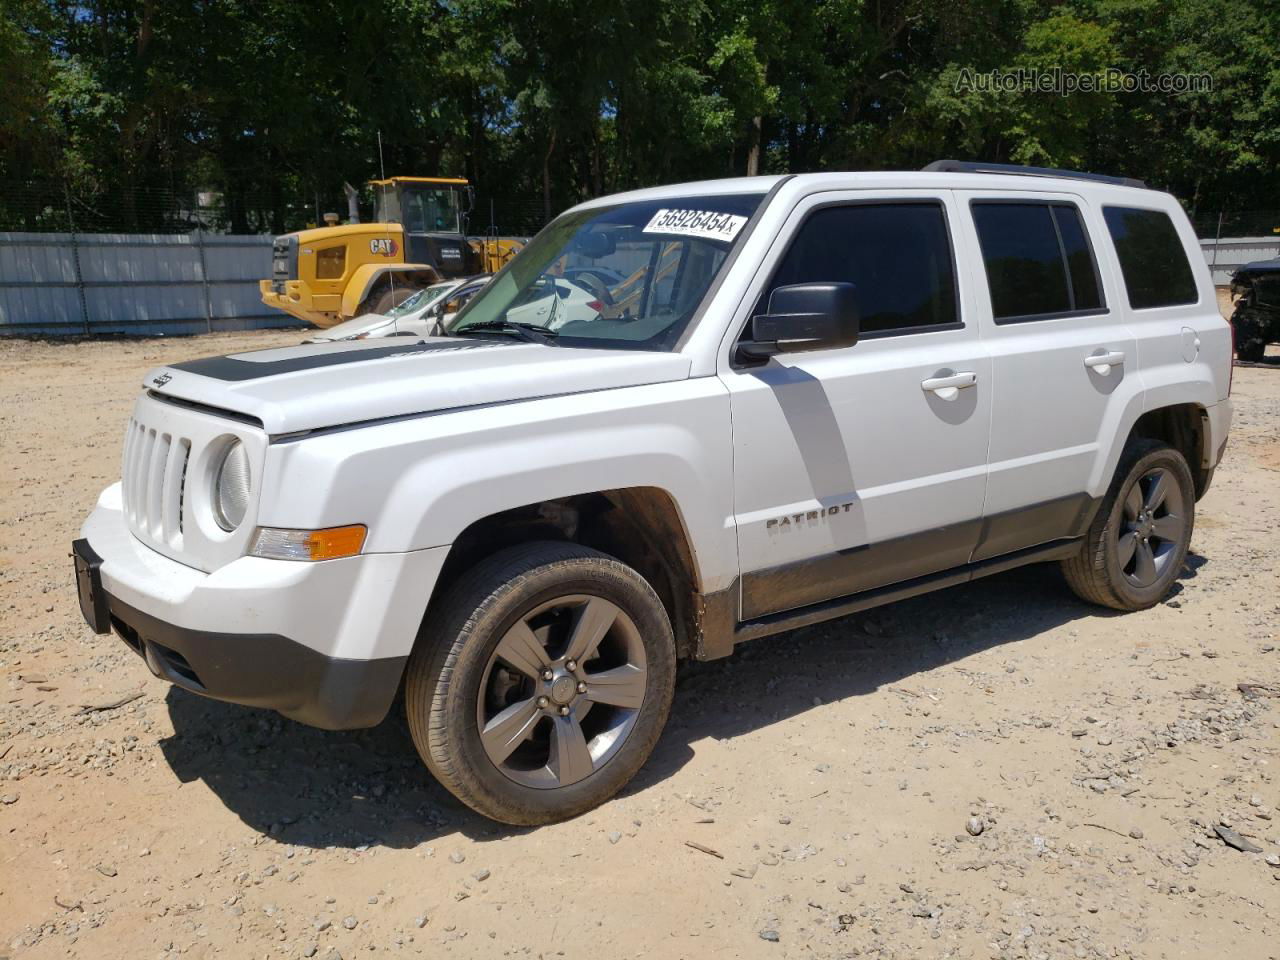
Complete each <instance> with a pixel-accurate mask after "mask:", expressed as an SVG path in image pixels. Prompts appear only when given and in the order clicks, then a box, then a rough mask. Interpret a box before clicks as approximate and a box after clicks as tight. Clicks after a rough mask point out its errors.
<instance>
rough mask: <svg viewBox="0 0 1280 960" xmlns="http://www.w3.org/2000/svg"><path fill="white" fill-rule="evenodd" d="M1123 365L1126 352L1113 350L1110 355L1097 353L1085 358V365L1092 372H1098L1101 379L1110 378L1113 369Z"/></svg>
mask: <svg viewBox="0 0 1280 960" xmlns="http://www.w3.org/2000/svg"><path fill="white" fill-rule="evenodd" d="M1122 363H1124V351H1122V350H1112V351H1111V352H1110V353H1095V354H1093V355H1092V356H1088V357H1085V358H1084V365H1085V366H1086V367H1088V368H1089V369H1090V370H1096V371H1097V372H1098V375H1099V376H1101V377H1106V376H1109V375H1110V374H1111V368H1112V367H1118V366H1120V364H1122Z"/></svg>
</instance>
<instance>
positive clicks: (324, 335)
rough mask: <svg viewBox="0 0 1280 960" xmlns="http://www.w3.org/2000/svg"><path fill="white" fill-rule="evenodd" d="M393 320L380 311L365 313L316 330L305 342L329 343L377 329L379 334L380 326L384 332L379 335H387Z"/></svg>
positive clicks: (389, 332) (390, 330)
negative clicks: (384, 329)
mask: <svg viewBox="0 0 1280 960" xmlns="http://www.w3.org/2000/svg"><path fill="white" fill-rule="evenodd" d="M394 322H395V321H394V320H393V319H392V318H391V317H388V316H385V315H384V314H381V313H366V314H362V315H361V316H358V317H356V318H355V319H354V320H345V321H343V322H342V323H339V324H337V325H336V326H332V327H328V328H327V329H324V330H316V331H315V332H314V333H312V334H311V336H310V337H308V338H307V340H306V342H307V343H331V342H333V341H336V340H345V339H347V338H348V337H357V336H359V335H360V334H362V333H374V332H375V331H378V332H379V333H380V334H381V328H382V327H385V328H386V333H385V334H381V335H387V336H389V335H390V334H391V333H392V332H394V331H393V329H392V324H394Z"/></svg>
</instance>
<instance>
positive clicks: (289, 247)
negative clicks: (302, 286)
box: [271, 234, 298, 293]
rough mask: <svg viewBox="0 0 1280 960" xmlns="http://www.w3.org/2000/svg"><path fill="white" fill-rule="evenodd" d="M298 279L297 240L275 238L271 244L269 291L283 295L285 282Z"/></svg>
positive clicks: (288, 237) (289, 237)
mask: <svg viewBox="0 0 1280 960" xmlns="http://www.w3.org/2000/svg"><path fill="white" fill-rule="evenodd" d="M297 279H298V238H297V237H295V236H291V235H287V234H286V235H285V236H283V237H276V239H275V241H274V242H273V243H272V244H271V289H272V290H274V291H275V292H276V293H284V285H285V281H286V280H297Z"/></svg>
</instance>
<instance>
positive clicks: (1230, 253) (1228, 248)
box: [1200, 237, 1280, 287]
mask: <svg viewBox="0 0 1280 960" xmlns="http://www.w3.org/2000/svg"><path fill="white" fill-rule="evenodd" d="M1200 250H1201V251H1202V252H1203V253H1204V262H1205V263H1207V264H1209V268H1210V272H1211V273H1212V274H1213V282H1214V284H1215V285H1217V286H1219V287H1222V286H1226V285H1227V284H1228V283H1230V282H1231V274H1233V273H1235V272H1236V270H1238V269H1239V268H1240V267H1243V266H1244V265H1245V264H1246V263H1253V262H1254V261H1255V260H1274V259H1275V258H1276V257H1280V237H1223V238H1222V239H1221V240H1201V241H1200Z"/></svg>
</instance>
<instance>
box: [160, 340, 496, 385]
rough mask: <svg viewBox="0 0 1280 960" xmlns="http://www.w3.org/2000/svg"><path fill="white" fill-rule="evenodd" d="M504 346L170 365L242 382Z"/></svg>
mask: <svg viewBox="0 0 1280 960" xmlns="http://www.w3.org/2000/svg"><path fill="white" fill-rule="evenodd" d="M504 346H516V344H514V343H508V342H505V341H502V340H459V341H456V342H453V343H439V342H434V343H431V342H428V341H426V340H419V341H417V342H415V343H408V344H398V345H394V346H387V347H374V348H372V349H368V350H342V351H336V352H332V353H329V352H315V353H307V354H305V355H304V356H300V357H288V358H286V359H284V360H238V359H236V358H235V357H205V358H203V359H200V360H187V361H185V362H183V363H174V364H171V365H170V369H172V370H181V371H182V372H183V373H195V374H198V375H200V376H202V377H209V378H211V379H213V380H226V381H234V382H242V381H245V380H260V379H263V378H264V377H275V376H279V375H280V374H282V373H297V372H298V371H299V370H315V369H317V368H319V367H337V366H342V365H343V364H348V363H364V362H365V361H367V360H382V359H385V358H387V357H396V356H409V355H411V354H418V353H440V352H450V351H455V350H481V349H484V348H486V347H504Z"/></svg>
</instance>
